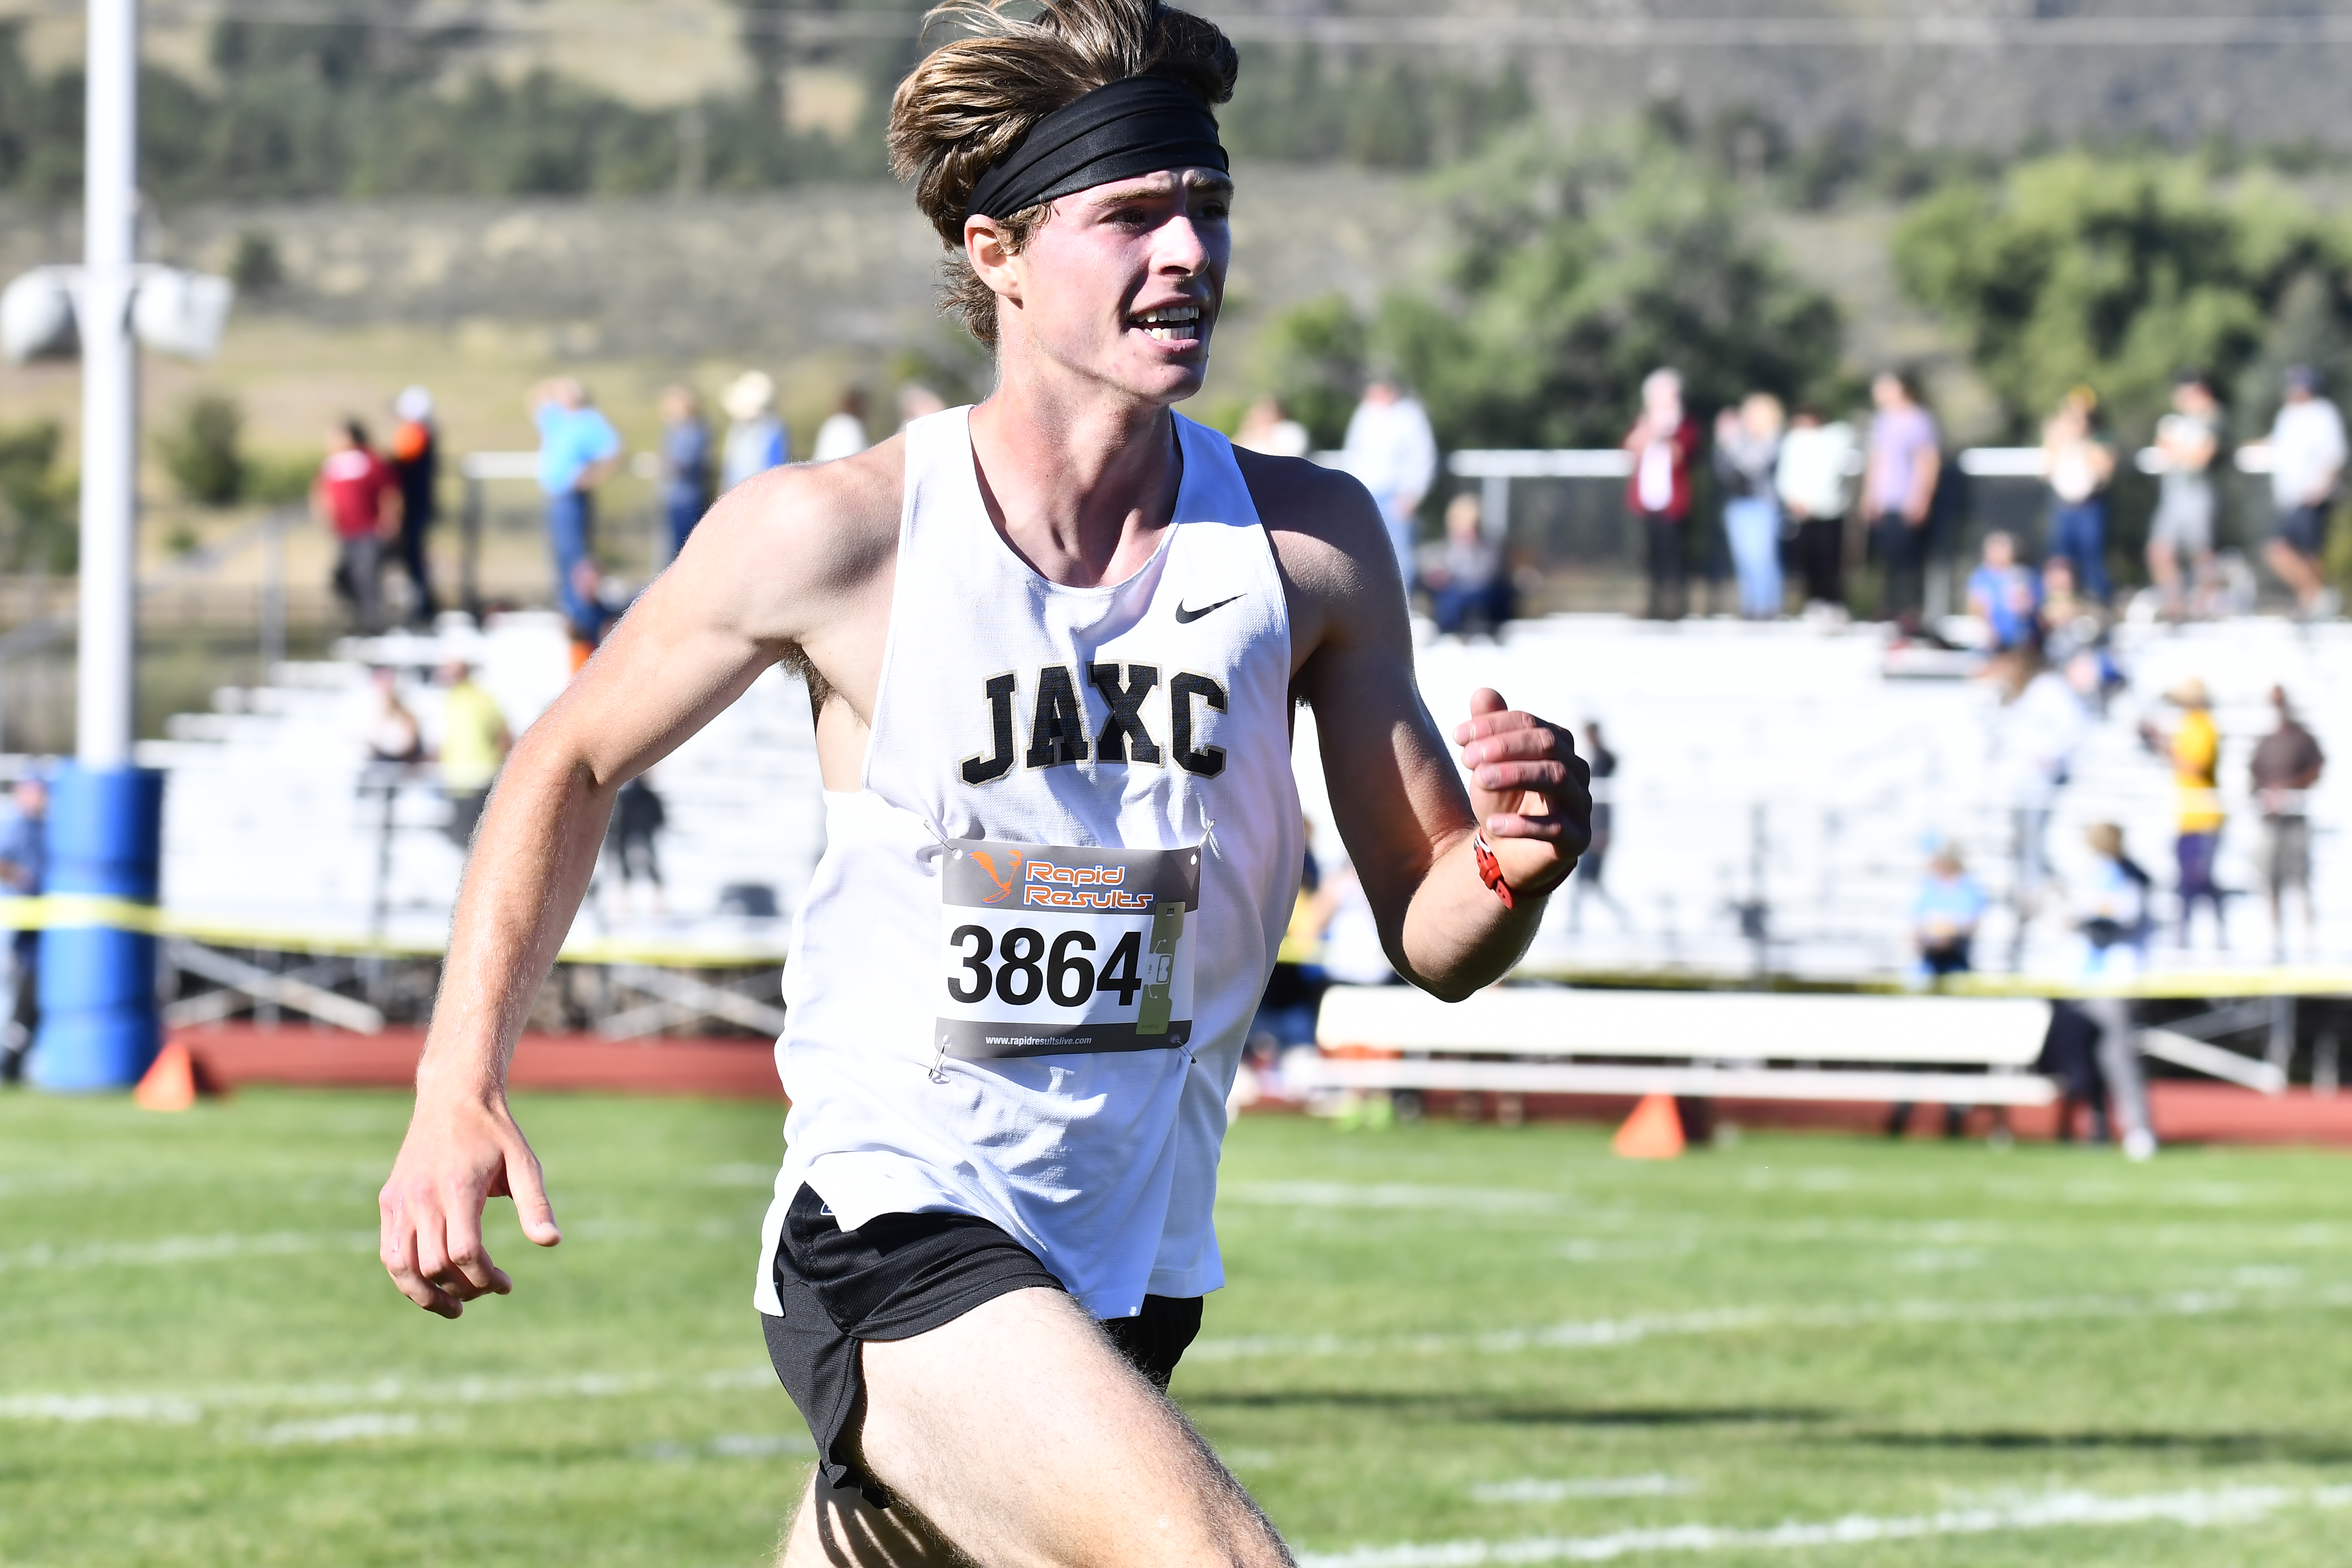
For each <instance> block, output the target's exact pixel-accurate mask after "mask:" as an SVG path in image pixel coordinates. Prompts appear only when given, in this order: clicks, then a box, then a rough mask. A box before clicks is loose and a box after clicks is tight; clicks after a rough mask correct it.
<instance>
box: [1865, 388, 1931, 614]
mask: <svg viewBox="0 0 2352 1568" xmlns="http://www.w3.org/2000/svg"><path fill="white" fill-rule="evenodd" d="M1870 397H1871V402H1872V403H1873V405H1875V407H1876V410H1877V412H1876V413H1874V414H1873V415H1872V416H1871V420H1870V456H1869V459H1868V463H1867V466H1866V467H1865V468H1864V470H1863V476H1862V506H1863V516H1864V518H1865V519H1866V520H1867V521H1868V523H1869V526H1870V531H1871V537H1872V540H1873V542H1874V543H1875V544H1876V545H1877V547H1878V561H1879V569H1880V571H1881V572H1882V573H1883V574H1885V576H1884V582H1885V587H1884V590H1883V591H1882V593H1881V594H1880V605H1879V614H1880V615H1881V616H1885V617H1886V618H1887V619H1889V620H1898V621H1916V619H1917V617H1918V615H1919V611H1920V607H1921V605H1922V603H1923V600H1924V595H1925V593H1926V581H1927V545H1928V533H1927V524H1928V521H1929V520H1930V518H1931V516H1932V514H1933V512H1934V510H1935V503H1936V482H1937V479H1940V478H1941V477H1942V474H1943V462H1944V458H1943V452H1942V448H1941V447H1940V446H1939V441H1940V439H1941V438H1940V437H1939V436H1938V435H1937V430H1936V420H1935V416H1933V415H1931V414H1929V413H1928V412H1927V409H1926V408H1925V407H1923V406H1922V405H1920V402H1919V399H1918V396H1917V395H1916V393H1914V392H1913V390H1912V388H1911V384H1910V383H1909V382H1907V381H1906V380H1905V379H1904V378H1903V377H1902V376H1900V375H1897V374H1895V373H1894V372H1893V371H1881V372H1880V373H1879V374H1878V376H1877V379H1875V380H1874V381H1873V382H1872V383H1871V384H1870Z"/></svg>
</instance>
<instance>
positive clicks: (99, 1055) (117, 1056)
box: [26, 767, 163, 1093]
mask: <svg viewBox="0 0 2352 1568" xmlns="http://www.w3.org/2000/svg"><path fill="white" fill-rule="evenodd" d="M48 849H49V865H48V876H47V882H46V885H45V886H44V887H43V889H42V890H43V891H44V892H49V893H84V894H94V895H97V896H99V897H101V898H110V899H130V900H134V901H136V902H139V903H145V904H152V903H153V902H154V901H155V889H156V882H157V879H158V876H159V874H160V872H161V868H162V859H163V774H162V773H157V772H155V771H153V770H152V769H149V768H109V769H106V770H104V771H102V772H93V771H91V770H89V769H86V768H81V767H68V768H66V769H64V770H62V771H61V772H60V773H58V776H57V778H56V780H55V781H54V782H53V783H52V784H50V786H49V820H48ZM39 995H40V1010H41V1021H40V1026H39V1027H38V1029H37V1030H36V1031H35V1033H34V1036H33V1054H32V1058H31V1060H30V1061H29V1062H27V1063H26V1069H27V1073H28V1075H29V1076H30V1078H31V1079H32V1081H33V1082H34V1083H35V1084H37V1085H38V1086H39V1087H40V1088H42V1089H55V1090H60V1091H64V1092H69V1093H71V1092H88V1091H92V1090H100V1089H128V1088H129V1087H131V1085H132V1084H135V1083H137V1082H138V1081H139V1079H141V1077H142V1076H143V1075H144V1074H145V1073H146V1071H147V1068H148V1065H149V1064H150V1063H152V1061H153V1060H154V1059H155V1053H156V1052H157V1051H158V1050H160V1049H162V1048H163V1012H162V1009H161V1007H160V1006H159V1005H157V1002H156V999H155V939H154V938H153V937H152V936H147V935H143V934H141V933H139V932H136V931H115V930H112V929H110V928H109V927H105V926H68V927H60V928H58V929H54V930H50V931H43V932H42V933H41V962H40V993H39Z"/></svg>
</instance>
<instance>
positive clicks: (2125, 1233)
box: [0, 1091, 2352, 1568]
mask: <svg viewBox="0 0 2352 1568" xmlns="http://www.w3.org/2000/svg"><path fill="white" fill-rule="evenodd" d="M405 1110H406V1107H405V1103H404V1099H403V1098H402V1097H399V1096H395V1095H391V1094H371V1093H332V1094H331V1093H296V1092H268V1091H248V1092H246V1093H244V1094H241V1095H239V1096H238V1097H236V1099H234V1100H229V1101H227V1102H226V1103H220V1104H208V1105H205V1106H203V1107H200V1108H199V1109H198V1110H195V1111H194V1112H191V1113H189V1114H187V1115H184V1116H179V1117H163V1116H152V1115H148V1114H145V1113H142V1112H141V1111H138V1110H134V1109H132V1108H131V1107H130V1106H128V1105H127V1104H123V1103H121V1102H107V1103H61V1102H58V1101H56V1100H44V1099H38V1098H35V1097H32V1096H28V1095H23V1094H12V1095H7V1096H5V1097H0V1563H9V1564H34V1563H38V1564H68V1563H71V1564H90V1565H97V1564H107V1565H113V1564H130V1563H141V1564H146V1563H154V1564H204V1565H205V1568H213V1565H217V1564H225V1563H239V1564H255V1565H266V1564H280V1563H284V1564H302V1565H304V1568H319V1565H325V1564H338V1565H340V1564H375V1563H432V1562H443V1561H463V1562H466V1563H471V1564H484V1565H488V1564H606V1563H614V1564H617V1563H644V1564H656V1563H657V1564H668V1565H681V1568H682V1565H688V1564H703V1563H711V1564H717V1563H740V1564H753V1563H760V1562H761V1561H762V1560H763V1558H764V1556H765V1553H766V1552H767V1551H768V1549H769V1547H770V1545H771V1543H772V1541H773V1539H774V1537H775V1533H776V1531H777V1527H778V1524H779V1521H780V1520H781V1517H782V1512H783V1510H784V1509H785V1507H786V1506H787V1503H788V1500H790V1498H791V1497H792V1496H793V1493H794V1492H795V1491H796V1490H797V1488H798V1486H799V1483H800V1481H801V1479H802V1477H803V1473H804V1467H805V1465H806V1463H807V1461H808V1456H809V1451H810V1450H809V1444H808V1440H807V1436H806V1433H805V1430H804V1429H803V1427H802V1426H801V1424H800V1421H799V1419H798V1417H797V1416H796V1415H794V1413H793V1409H792V1407H791V1405H789V1404H788V1403H787V1402H786V1400H785V1399H784V1397H783V1395H782V1393H781V1392H780V1391H779V1390H778V1389H777V1388H776V1387H775V1386H774V1384H773V1383H772V1379H771V1378H770V1375H769V1373H768V1372H767V1369H766V1365H765V1360H764V1357H763V1355H762V1353H761V1346H760V1337H759V1332H758V1329H757V1326H756V1324H755V1322H754V1321H753V1319H752V1316H751V1308H750V1304H749V1292H750V1280H751V1271H752V1267H753V1261H752V1254H753V1252H754V1250H755V1247H754V1237H755V1234H756V1226H757V1224H758V1220H759V1216H760V1213H761V1206H762V1205H763V1203H764V1201H765V1188H766V1185H767V1181H768V1173H769V1170H770V1168H771V1167H772V1163H773V1160H774V1156H775V1154H776V1152H777V1142H776V1140H777V1121H778V1115H777V1111H776V1110H774V1109H773V1108H771V1107H765V1106H749V1105H728V1104H709V1103H698V1102H680V1101H660V1100H606V1099H594V1098H552V1097H538V1098H533V1099H531V1100H528V1101H526V1102H525V1103H524V1104H523V1105H522V1106H521V1115H522V1117H523V1121H524V1124H525V1126H526V1128H527V1129H528V1131H530V1133H531V1134H532V1136H533V1138H534V1140H535V1142H537V1144H538V1147H539V1148H540V1150H541V1154H542V1156H543V1157H544V1158H545V1159H546V1161H547V1163H548V1166H549V1169H550V1171H551V1178H552V1184H553V1192H554V1197H555V1201H556V1204H557V1209H558V1214H559V1215H560V1217H561V1218H562V1221H563V1223H564V1226H565V1229H566V1232H567V1237H568V1239H567V1240H566V1241H565V1243H564V1245H563V1246H562V1247H561V1248H559V1249H557V1250H556V1251H554V1252H551V1253H546V1254H531V1255H530V1256H526V1254H528V1253H530V1248H528V1247H524V1246H523V1245H522V1244H521V1243H520V1239H519V1238H518V1237H515V1234H514V1231H513V1222H512V1218H511V1212H510V1210H509V1208H508V1205H504V1204H503V1203H501V1204H499V1205H496V1208H497V1210H498V1211H499V1212H498V1213H496V1214H495V1215H494V1220H495V1223H496V1226H497V1227H498V1228H497V1234H498V1235H499V1237H502V1238H504V1240H505V1246H504V1247H502V1248H500V1251H499V1257H500V1260H501V1261H502V1262H503V1263H504V1264H505V1265H506V1266H507V1267H508V1268H510V1269H511V1270H512V1271H513V1272H514V1274H515V1276H516V1279H517V1280H518V1291H517V1294H516V1295H515V1296H513V1297H512V1298H510V1299H509V1300H499V1301H492V1302H488V1303H486V1304H484V1305H482V1306H480V1307H478V1308H476V1309H474V1310H470V1311H469V1312H468V1313H467V1317H466V1318H465V1320H464V1321H462V1322H458V1323H455V1324H452V1323H445V1322H442V1321H438V1320H436V1319H431V1318H427V1317H425V1315H424V1314H422V1313H419V1312H417V1311H416V1310H415V1309H414V1308H412V1307H409V1306H408V1305H407V1304H406V1303H405V1302H404V1301H402V1300H399V1299H398V1298H397V1297H396V1296H395V1295H394V1293H393V1291H392V1289H391V1287H390V1286H389V1285H388V1284H387V1283H386V1282H385V1281H384V1280H383V1277H382V1275H381V1273H380V1271H379V1270H378V1268H377V1267H376V1264H375V1261H374V1258H373V1251H374V1235H373V1224H374V1205H373V1197H374V1192H375V1188H376V1185H377V1184H378V1182H379V1181H380V1180H381V1178H382V1175H383V1169H384V1166H385V1163H386V1162H387V1160H388V1159H389V1158H390V1155H391V1152H392V1150H393V1148H394V1144H395V1142H396V1141H397V1139H398V1136H399V1132H400V1129H401V1126H402V1124H403V1121H404V1117H405ZM1225 1171H1226V1182H1225V1197H1224V1200H1223V1212H1222V1215H1221V1219H1222V1227H1223V1236H1224V1242H1225V1247H1226V1254H1227V1264H1228V1268H1229V1270H1230V1273H1231V1276H1232V1283H1231V1286H1230V1287H1229V1289H1226V1290H1225V1291H1224V1292H1223V1293H1221V1294H1219V1295H1218V1296H1216V1297H1214V1298H1213V1299H1212V1300H1211V1302H1210V1307H1209V1312H1208V1323H1207V1327H1206V1329H1205V1330H1204V1331H1203V1337H1202V1342H1201V1343H1200V1344H1199V1345H1198V1346H1196V1347H1195V1351H1194V1353H1193V1354H1192V1356H1191V1357H1189V1358H1188V1359H1187V1360H1186V1362H1185V1363H1184V1366H1183V1368H1182V1369H1181V1371H1180V1372H1179V1373H1178V1374H1177V1380H1176V1393H1177V1394H1178V1396H1179V1397H1180V1398H1181V1401H1182V1403H1183V1404H1184V1405H1185V1407H1186V1408H1187V1409H1188V1410H1189V1411H1190V1412H1191V1413H1192V1415H1193V1417H1194V1418H1195V1419H1196V1420H1197V1421H1198V1422H1199V1423H1200V1424H1201V1426H1202V1428H1203V1429H1204V1430H1205V1431H1206V1432H1207V1434H1208V1435H1209V1436H1210V1438H1211V1440H1212V1441H1213V1442H1214V1443H1215V1444H1216V1446H1217V1447H1218V1449H1219V1450H1220V1451H1221V1452H1222V1453H1223V1455H1224V1456H1225V1458H1227V1460H1228V1461H1229V1462H1230V1463H1231V1464H1232V1465H1233V1466H1234V1468H1235V1469H1236V1471H1237V1472H1238V1473H1239V1474H1240V1475H1241V1476H1242V1477H1243V1479H1244V1480H1246V1481H1247V1482H1248V1483H1249V1485H1250V1486H1251V1487H1252V1489H1254V1490H1255V1492H1256V1494H1257V1495H1258V1497H1259V1498H1260V1499H1261V1500H1263V1501H1264V1503H1265V1506H1266V1508H1267V1510H1269V1512H1271V1514H1272V1515H1273V1517H1274V1518H1275V1520H1276V1521H1277V1522H1278V1523H1279V1524H1280V1525H1281V1526H1282V1528H1283V1530H1284V1531H1286V1534H1287V1535H1288V1536H1289V1538H1290V1540H1291V1541H1292V1542H1293V1543H1294V1544H1295V1545H1296V1546H1297V1549H1298V1550H1299V1551H1300V1552H1301V1553H1302V1556H1303V1557H1305V1558H1306V1559H1307V1561H1308V1562H1309V1563H1321V1564H1324V1565H1326V1568H1337V1565H1338V1564H1342V1563H1345V1564H1349V1565H1351V1568H1419V1565H1427V1568H1466V1565H1470V1564H1475V1563H1488V1562H1493V1563H1537V1562H1586V1561H1603V1560H1607V1561H1637V1560H1638V1561H1653V1560H1654V1561H1658V1562H1662V1563H1663V1562H1673V1561H1682V1560H1686V1559H1691V1560H1695V1559H1705V1560H1706V1561H1708V1562H1710V1563H1781V1564H1787V1563H1856V1564H1860V1563H1871V1564H1879V1563H1899V1564H1930V1563H1933V1564H1945V1563H2043V1562H2048V1563H2060V1562H2063V1563H2129V1564H2132V1565H2133V1568H2153V1565H2156V1564H2169V1563H2200V1564H2205V1563H2263V1564H2266V1565H2269V1564H2305V1563H2308V1564H2329V1563H2343V1562H2345V1561H2347V1559H2348V1558H2352V1548H2347V1547H2346V1546H2345V1544H2344V1542H2346V1541H2347V1540H2352V1405H2347V1399H2346V1389H2347V1383H2352V1376H2348V1375H2347V1374H2352V1267H2347V1264H2346V1263H2345V1261H2344V1259H2343V1256H2342V1255H2343V1252H2344V1248H2345V1247H2346V1244H2347V1241H2352V1215H2347V1196H2346V1193H2345V1177H2346V1175H2347V1173H2352V1166H2347V1163H2346V1162H2345V1161H2344V1160H2342V1159H2340V1158H2336V1157H2332V1156H2326V1155H2319V1154H2307V1153H2294V1152H2218V1151H2213V1152H2199V1151H2184V1152H2168V1153H2167V1154H2166V1155H2165V1157H2164V1158H2163V1159H2161V1160H2159V1161H2158V1162H2157V1163H2155V1164H2153V1165H2150V1166H2146V1167H2132V1166H2128V1165H2126V1163H2124V1162H2123V1161H2121V1160H2120V1159H2116V1158H2112V1157H2106V1156H2101V1155H2096V1154H2093V1153H2089V1152H2080V1151H2066V1150H2053V1149H2047V1148H2026V1147H2021V1148H2018V1149H2015V1150H2012V1151H2011V1152H2005V1153H2004V1152H1992V1151H1990V1150H1988V1149H1986V1148H1984V1147H1982V1146H1979V1145H1961V1146H1953V1147H1947V1146H1941V1145H1930V1144H1924V1143H1918V1144H1911V1145H1906V1146H1903V1147H1888V1146H1885V1145H1884V1144H1881V1143H1877V1142H1864V1141H1856V1140H1848V1139H1843V1138H1833V1137H1769V1138H1768V1137H1761V1136H1754V1135H1751V1136H1749V1137H1748V1138H1747V1139H1746V1140H1745V1141H1744V1142H1740V1143H1739V1144H1738V1146H1737V1147H1735V1148H1729V1149H1719V1150H1717V1151H1714V1152H1706V1153H1703V1154H1697V1155H1694V1156H1692V1157H1689V1158H1686V1159H1685V1160H1683V1161H1680V1162H1678V1163H1671V1164H1664V1165H1637V1164H1632V1163H1622V1162H1618V1161H1615V1160H1613V1159H1612V1157H1611V1156H1610V1154H1609V1152H1608V1147H1607V1143H1606V1141H1605V1138H1604V1137H1603V1136H1602V1135H1601V1133H1600V1132H1598V1131H1592V1130H1586V1129H1574V1130H1563V1129H1555V1128H1523V1129H1517V1130H1511V1131H1506V1130H1502V1129H1497V1128H1493V1127H1477V1128H1457V1127H1452V1126H1427V1127H1419V1128H1400V1129H1396V1130H1392V1131H1381V1132H1357V1133H1343V1132H1340V1131H1336V1130H1335V1129H1333V1128H1331V1127H1329V1126H1328V1125H1324V1124H1319V1123H1308V1122H1306V1121H1285V1120H1278V1119H1265V1120H1252V1121H1245V1122H1244V1124H1243V1125H1242V1126H1240V1127H1239V1128H1237V1129H1236V1130H1235V1131H1234V1137H1233V1140H1232V1142H1231V1144H1230V1147H1229V1151H1228V1154H1227V1159H1226V1168H1225ZM2330 1541H2333V1542H2336V1545H2335V1546H2333V1547H2330V1546H2329V1545H2328V1544H2327V1543H2328V1542H2330Z"/></svg>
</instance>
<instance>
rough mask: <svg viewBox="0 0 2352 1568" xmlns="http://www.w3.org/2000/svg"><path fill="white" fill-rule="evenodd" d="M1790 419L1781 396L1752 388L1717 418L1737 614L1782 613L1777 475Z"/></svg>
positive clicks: (1754, 617) (1763, 616) (1763, 617)
mask: <svg viewBox="0 0 2352 1568" xmlns="http://www.w3.org/2000/svg"><path fill="white" fill-rule="evenodd" d="M1787 425H1788V417H1787V416H1786V414H1785V413H1784V412H1783V410H1782V409H1781V406H1780V399H1779V398H1777V397H1775V396H1773V395H1771V394H1770V393H1769V392H1754V393H1750V394H1748V397H1747V398H1746V399H1745V400H1744V401H1743V402H1741V404H1740V405H1739V406H1738V409H1736V410H1735V409H1730V408H1727V409H1725V410H1724V411H1723V412H1722V413H1720V414H1718V415H1717V416H1716V418H1715V476H1716V479H1717V481H1718V482H1720V483H1721V484H1722V486H1723V497H1724V500H1723V531H1724V535H1725V537H1726V538H1727V539H1729V540H1730V542H1731V563H1732V566H1733V569H1734V570H1736V571H1737V572H1738V574H1739V613H1740V615H1741V616H1744V617H1746V618H1747V619H1748V620H1751V621H1769V620H1771V619H1773V618H1774V617H1776V616H1779V615H1780V492H1779V491H1778V490H1777V489H1775V488H1774V484H1773V476H1774V474H1775V473H1776V472H1777V470H1778V469H1779V468H1780V433H1781V431H1782V430H1783V429H1784V428H1786V426H1787Z"/></svg>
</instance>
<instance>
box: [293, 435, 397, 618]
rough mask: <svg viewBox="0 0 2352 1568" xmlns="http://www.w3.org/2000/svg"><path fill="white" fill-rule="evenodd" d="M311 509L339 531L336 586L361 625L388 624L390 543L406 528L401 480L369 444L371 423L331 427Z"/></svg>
mask: <svg viewBox="0 0 2352 1568" xmlns="http://www.w3.org/2000/svg"><path fill="white" fill-rule="evenodd" d="M310 510H311V512H312V514H313V515H314V516H316V517H317V518H318V519H319V521H321V522H324V523H326V524H328V525H329V526H330V527H331V528H333V530H334V531H335V542H336V546H337V549H336V555H335V592H336V594H337V595H340V596H341V598H343V599H344V600H345V601H347V602H348V603H349V604H350V605H351V606H352V622H353V624H354V626H356V628H357V629H358V630H359V631H361V632H362V633H367V634H373V633H375V632H379V631H382V630H383V554H384V545H385V544H386V542H389V541H390V540H392V539H394V538H396V537H398V535H399V532H400V513H401V508H400V483H399V480H398V479H396V478H394V474H393V471H392V468H391V465H389V464H387V463H386V462H385V461H384V460H383V458H379V457H377V456H376V454H375V450H374V448H373V447H370V446H369V445H368V434H367V426H364V425H362V424H361V423H360V422H359V421H358V420H356V419H346V420H344V421H343V422H342V423H341V424H340V425H338V426H335V427H334V428H332V429H331V430H330V431H329V432H328V433H327V460H326V461H325V462H323V463H321V464H320V465H319V478H318V481H317V482H316V483H315V484H313V485H312V486H311V487H310Z"/></svg>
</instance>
